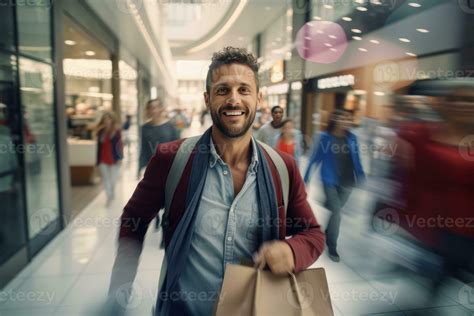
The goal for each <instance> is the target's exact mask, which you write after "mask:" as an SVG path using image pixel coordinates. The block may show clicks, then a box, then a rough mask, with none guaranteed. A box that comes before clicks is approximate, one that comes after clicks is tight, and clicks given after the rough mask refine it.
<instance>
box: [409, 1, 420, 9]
mask: <svg viewBox="0 0 474 316" xmlns="http://www.w3.org/2000/svg"><path fill="white" fill-rule="evenodd" d="M408 5H409V6H410V7H412V8H420V7H421V4H419V3H417V2H410V3H408Z"/></svg>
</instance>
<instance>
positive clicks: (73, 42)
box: [64, 40, 76, 46]
mask: <svg viewBox="0 0 474 316" xmlns="http://www.w3.org/2000/svg"><path fill="white" fill-rule="evenodd" d="M64 44H66V45H69V46H73V45H76V42H75V41H71V40H65V41H64Z"/></svg>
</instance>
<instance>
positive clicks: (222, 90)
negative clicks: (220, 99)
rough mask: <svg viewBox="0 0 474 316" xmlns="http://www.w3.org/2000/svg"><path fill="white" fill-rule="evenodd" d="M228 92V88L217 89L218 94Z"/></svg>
mask: <svg viewBox="0 0 474 316" xmlns="http://www.w3.org/2000/svg"><path fill="white" fill-rule="evenodd" d="M226 92H227V89H226V88H219V89H217V90H216V93H217V94H225V93H226Z"/></svg>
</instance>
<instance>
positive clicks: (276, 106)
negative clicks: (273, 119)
mask: <svg viewBox="0 0 474 316" xmlns="http://www.w3.org/2000/svg"><path fill="white" fill-rule="evenodd" d="M277 109H280V110H282V111H283V108H282V107H281V106H279V105H275V106H273V107H272V114H273V113H275V111H276V110H277Z"/></svg>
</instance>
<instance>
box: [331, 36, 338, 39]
mask: <svg viewBox="0 0 474 316" xmlns="http://www.w3.org/2000/svg"><path fill="white" fill-rule="evenodd" d="M329 38H332V39H337V36H336V35H329Z"/></svg>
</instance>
